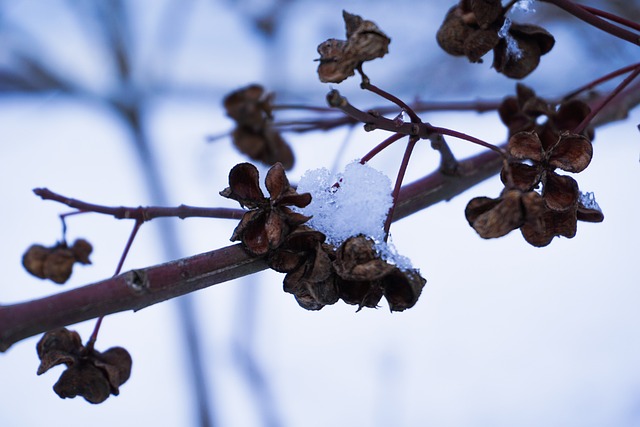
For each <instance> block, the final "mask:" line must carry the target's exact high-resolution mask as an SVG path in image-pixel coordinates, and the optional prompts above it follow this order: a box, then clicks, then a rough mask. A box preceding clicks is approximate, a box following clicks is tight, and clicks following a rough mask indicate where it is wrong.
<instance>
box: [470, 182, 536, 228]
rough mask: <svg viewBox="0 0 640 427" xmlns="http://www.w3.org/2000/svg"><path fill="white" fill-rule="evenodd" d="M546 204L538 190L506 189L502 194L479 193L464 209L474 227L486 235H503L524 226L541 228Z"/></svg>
mask: <svg viewBox="0 0 640 427" xmlns="http://www.w3.org/2000/svg"><path fill="white" fill-rule="evenodd" d="M544 209H545V206H544V202H543V200H542V197H541V196H540V195H539V194H538V193H536V192H535V191H528V192H526V193H523V192H522V191H520V190H505V191H503V192H502V194H501V195H500V197H498V198H496V199H491V198H489V197H476V198H474V199H471V200H470V201H469V203H468V204H467V207H466V209H465V211H464V213H465V217H466V218H467V221H468V222H469V225H471V226H472V227H473V228H474V230H476V232H477V233H478V234H479V235H480V236H481V237H483V238H485V239H492V238H496V237H502V236H504V235H506V234H508V233H510V232H511V231H513V230H515V229H517V228H520V227H522V226H524V225H525V224H526V225H527V227H529V228H531V229H533V230H537V231H539V232H541V231H542V228H543V224H542V213H543V212H544Z"/></svg>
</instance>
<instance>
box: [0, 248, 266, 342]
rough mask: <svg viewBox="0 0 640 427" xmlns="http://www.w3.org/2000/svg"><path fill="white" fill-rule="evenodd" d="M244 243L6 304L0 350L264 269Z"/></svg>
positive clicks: (0, 320)
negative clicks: (64, 290)
mask: <svg viewBox="0 0 640 427" xmlns="http://www.w3.org/2000/svg"><path fill="white" fill-rule="evenodd" d="M265 268H266V264H265V263H264V261H263V260H262V259H261V258H253V257H251V256H250V255H248V254H247V253H246V252H245V251H244V250H243V249H242V247H241V246H240V245H233V246H228V247H225V248H222V249H218V250H215V251H212V252H207V253H203V254H199V255H195V256H192V257H188V258H183V259H179V260H176V261H171V262H168V263H165V264H161V265H157V266H153V267H148V268H142V269H138V270H132V271H129V272H126V273H123V274H120V275H118V276H115V277H112V278H110V279H106V280H103V281H101V282H97V283H94V284H91V285H87V286H84V287H81V288H77V289H73V290H70V291H67V292H62V293H59V294H55V295H51V296H49V297H45V298H41V299H37V300H33V301H28V302H23V303H18V304H12V305H7V306H0V351H5V350H7V349H8V348H9V347H10V346H11V345H12V344H13V343H15V342H17V341H20V340H22V339H25V338H27V337H30V336H33V335H36V334H39V333H42V332H45V331H48V330H51V329H53V328H57V327H60V326H65V325H69V324H73V323H77V322H82V321H84V320H89V319H93V318H96V317H100V316H104V315H107V314H112V313H117V312H120V311H125V310H134V311H136V310H140V309H142V308H144V307H148V306H150V305H153V304H156V303H159V302H162V301H165V300H168V299H171V298H175V297H177V296H180V295H184V294H187V293H189V292H193V291H196V290H198V289H202V288H206V287H208V286H212V285H216V284H218V283H222V282H226V281H227V280H231V279H235V278H237V277H241V276H246V275H249V274H253V273H256V272H258V271H260V270H264V269H265Z"/></svg>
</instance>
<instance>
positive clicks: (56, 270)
mask: <svg viewBox="0 0 640 427" xmlns="http://www.w3.org/2000/svg"><path fill="white" fill-rule="evenodd" d="M75 262H76V257H75V256H74V255H73V252H72V251H71V250H70V249H68V248H66V247H57V248H54V249H53V251H52V252H51V253H50V254H49V256H48V257H47V259H46V261H45V262H44V267H43V269H42V272H43V273H44V275H45V277H46V278H48V279H51V280H52V281H54V282H56V283H58V284H63V283H65V282H66V281H67V280H69V277H71V273H72V271H73V264H74V263H75Z"/></svg>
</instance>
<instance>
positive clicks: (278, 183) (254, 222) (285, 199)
mask: <svg viewBox="0 0 640 427" xmlns="http://www.w3.org/2000/svg"><path fill="white" fill-rule="evenodd" d="M258 178H259V176H258V169H256V167H255V166H253V165H252V164H250V163H240V164H238V165H236V166H234V167H233V168H232V169H231V172H229V187H227V188H226V189H224V190H223V191H221V192H220V195H221V196H223V197H227V198H229V199H233V200H236V201H237V202H239V203H240V205H241V206H243V207H247V208H249V210H248V211H247V212H246V213H245V214H244V216H243V217H242V219H241V220H240V224H238V226H237V227H236V229H235V230H234V232H233V235H232V236H231V240H232V241H238V240H240V241H241V242H242V243H243V244H244V246H245V248H246V249H247V250H248V251H249V252H250V253H251V254H253V255H255V256H262V255H266V254H267V253H268V252H269V251H270V250H272V249H275V248H277V247H279V246H280V245H281V244H282V243H283V242H284V239H285V238H286V236H287V235H288V234H289V233H290V232H291V231H293V230H294V229H295V228H296V227H297V226H299V225H301V224H303V223H305V222H306V221H308V220H309V217H307V216H304V215H302V214H299V213H296V212H294V211H292V210H291V209H290V208H288V207H287V206H296V207H299V208H302V207H305V206H307V205H308V204H309V203H310V202H311V195H310V194H309V193H303V194H298V193H297V192H296V191H295V190H294V189H293V188H291V186H290V185H289V180H288V179H287V176H286V175H285V173H284V167H283V166H282V164H280V163H276V164H275V165H273V166H272V167H271V169H269V172H267V177H266V179H265V183H266V187H267V190H268V191H269V197H265V196H264V194H263V193H262V190H261V189H260V184H259V181H258Z"/></svg>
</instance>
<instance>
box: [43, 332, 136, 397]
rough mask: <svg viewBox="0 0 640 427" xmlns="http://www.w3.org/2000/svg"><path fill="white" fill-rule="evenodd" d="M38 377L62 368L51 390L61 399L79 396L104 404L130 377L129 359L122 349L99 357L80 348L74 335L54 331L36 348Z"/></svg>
mask: <svg viewBox="0 0 640 427" xmlns="http://www.w3.org/2000/svg"><path fill="white" fill-rule="evenodd" d="M36 349H37V351H38V357H39V358H40V361H41V362H40V366H39V367H38V375H41V374H43V373H45V372H47V371H48V370H49V369H51V368H52V367H54V366H56V365H62V364H64V365H66V366H67V369H66V370H65V371H64V372H63V373H62V375H61V376H60V378H59V379H58V381H57V382H56V384H55V385H54V386H53V390H54V391H55V392H56V394H57V395H58V396H60V397H61V398H63V399H64V398H67V397H69V398H73V397H76V396H82V397H84V398H85V400H87V401H88V402H90V403H101V402H104V401H105V400H106V399H107V398H108V397H109V395H111V394H113V395H114V396H116V395H118V393H119V387H120V386H121V385H122V384H124V383H125V382H126V381H127V380H128V379H129V376H130V374H131V364H132V361H131V356H130V355H129V352H127V350H125V349H124V348H122V347H112V348H110V349H108V350H107V351H105V352H104V353H101V352H99V351H97V350H94V349H93V348H86V347H84V346H83V345H82V342H81V340H80V336H79V335H78V333H77V332H75V331H70V330H68V329H66V328H58V329H54V330H52V331H49V332H47V333H46V334H44V335H43V337H42V338H41V339H40V341H38V344H37V345H36Z"/></svg>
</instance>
